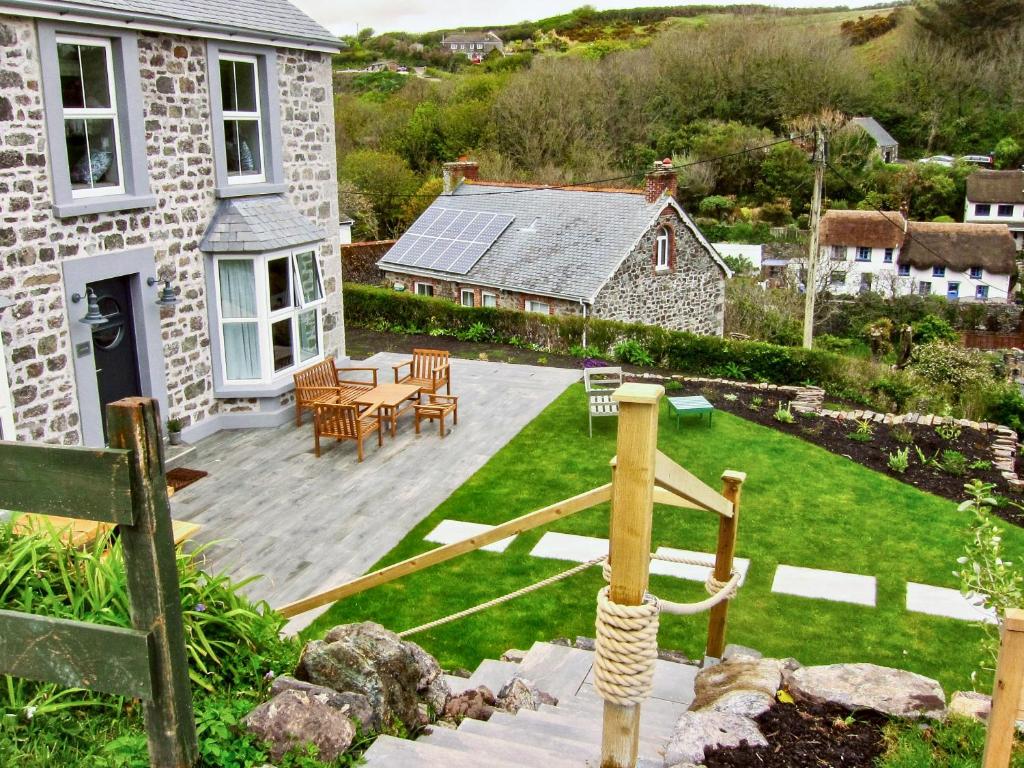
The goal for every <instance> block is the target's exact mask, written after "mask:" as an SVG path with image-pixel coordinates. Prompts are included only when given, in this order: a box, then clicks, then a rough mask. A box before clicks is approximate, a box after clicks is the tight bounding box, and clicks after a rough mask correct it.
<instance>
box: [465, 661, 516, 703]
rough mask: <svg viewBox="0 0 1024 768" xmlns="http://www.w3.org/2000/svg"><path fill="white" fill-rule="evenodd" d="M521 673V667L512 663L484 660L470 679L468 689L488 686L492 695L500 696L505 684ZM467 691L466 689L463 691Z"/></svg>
mask: <svg viewBox="0 0 1024 768" xmlns="http://www.w3.org/2000/svg"><path fill="white" fill-rule="evenodd" d="M518 671H519V665H518V664H515V663H513V662H511V661H496V660H495V659H484V660H483V661H481V662H480V666H478V667H477V668H476V670H475V671H474V672H473V674H472V675H471V676H470V678H469V685H467V686H466V688H476V687H478V686H481V685H486V686H487V687H488V688H490V689H491V693H493V694H494V695H495V696H497V695H498V691H500V690H501V689H502V688H503V687H504V685H505V683H507V682H508V681H509V680H511V679H512V677H513V675H515V674H516V673H517V672H518ZM463 690H465V688H464V689H463Z"/></svg>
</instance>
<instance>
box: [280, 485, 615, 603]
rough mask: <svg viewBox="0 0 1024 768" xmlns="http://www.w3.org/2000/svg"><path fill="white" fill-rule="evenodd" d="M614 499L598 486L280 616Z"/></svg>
mask: <svg viewBox="0 0 1024 768" xmlns="http://www.w3.org/2000/svg"><path fill="white" fill-rule="evenodd" d="M611 497H612V485H611V483H607V484H605V485H601V486H598V487H597V488H593V489H591V490H589V491H585V492H584V493H581V494H578V495H576V496H572V497H570V498H568V499H563V500H562V501H559V502H556V503H554V504H550V505H548V506H546V507H543V508H542V509H538V510H536V511H534V512H530V513H528V514H525V515H522V516H521V517H517V518H515V519H514V520H509V521H508V522H507V523H502V524H501V525H498V526H495V527H494V528H492V529H491V530H489V531H486V532H484V533H480V534H478V535H476V536H470V537H469V538H468V539H462V540H461V541H456V542H454V543H452V544H445V545H444V546H443V547H437V548H436V549H431V550H430V551H428V552H424V553H423V554H420V555H414V556H413V557H410V558H409V559H408V560H403V561H402V562H400V563H395V564H394V565H389V566H387V567H386V568H381V569H380V570H378V571H373V572H372V573H368V574H366V575H365V576H360V577H359V578H358V579H353V580H352V581H349V582H347V583H345V584H341V585H339V586H337V587H332V588H330V589H327V590H324V591H323V592H320V593H318V594H315V595H310V596H309V597H304V598H303V599H301V600H296V601H295V602H293V603H288V604H287V605H283V606H281V607H280V608H278V613H280V614H281V615H282V616H285V617H287V618H290V617H292V616H298V615H299V614H302V613H305V612H306V611H311V610H313V609H314V608H319V607H320V606H322V605H327V604H328V603H333V602H335V601H337V600H341V599H342V598H345V597H351V596H352V595H356V594H359V593H360V592H365V591H366V590H368V589H372V588H373V587H377V586H380V585H381V584H386V583H387V582H389V581H394V580H395V579H397V578H400V577H402V576H408V575H410V574H413V573H416V572H417V571H422V570H424V569H425V568H430V567H431V566H434V565H438V564H439V563H443V562H446V561H448V560H451V559H453V558H455V557H458V556H459V555H464V554H466V553H467V552H473V551H474V550H477V549H480V548H481V547H485V546H487V545H488V544H493V543H494V542H496V541H501V540H502V539H505V538H508V537H509V536H516V535H518V534H520V533H525V532H526V531H529V530H532V529H534V528H538V527H540V526H542V525H547V524H548V523H551V522H554V521H555V520H560V519H562V518H565V517H569V516H570V515H574V514H576V513H577V512H582V511H583V510H585V509H590V508H591V507H596V506H597V505H598V504H601V503H603V502H606V501H609V500H610V499H611Z"/></svg>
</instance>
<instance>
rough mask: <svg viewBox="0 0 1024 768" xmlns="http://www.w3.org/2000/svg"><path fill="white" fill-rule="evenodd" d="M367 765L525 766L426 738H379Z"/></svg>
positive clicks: (436, 767)
mask: <svg viewBox="0 0 1024 768" xmlns="http://www.w3.org/2000/svg"><path fill="white" fill-rule="evenodd" d="M363 759H364V762H363V763H362V765H363V766H366V767H367V768H399V767H400V766H407V765H408V766H416V767H417V768H480V766H481V765H486V766H488V768H522V763H517V762H508V761H505V760H501V759H498V758H496V757H495V756H494V755H493V754H490V753H487V754H486V757H485V756H484V755H483V754H481V753H473V754H471V753H468V752H461V751H459V750H457V749H448V748H447V747H441V746H437V745H434V744H427V743H426V742H424V741H423V740H422V739H420V740H418V741H411V740H409V739H396V738H395V737H394V736H378V737H377V740H376V741H375V742H373V745H372V746H371V747H370V748H369V749H368V750H366V754H365V755H364V756H363Z"/></svg>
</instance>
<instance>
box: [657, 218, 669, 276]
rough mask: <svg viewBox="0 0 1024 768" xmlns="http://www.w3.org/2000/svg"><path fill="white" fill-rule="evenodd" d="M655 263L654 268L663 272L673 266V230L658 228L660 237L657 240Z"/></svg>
mask: <svg viewBox="0 0 1024 768" xmlns="http://www.w3.org/2000/svg"><path fill="white" fill-rule="evenodd" d="M654 248H655V261H654V268H655V269H656V270H658V271H659V272H663V271H665V270H667V269H669V267H670V266H671V264H670V262H671V253H672V251H671V248H672V230H670V229H669V228H668V227H658V236H657V238H656V239H655V245H654Z"/></svg>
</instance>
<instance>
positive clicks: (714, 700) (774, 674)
mask: <svg viewBox="0 0 1024 768" xmlns="http://www.w3.org/2000/svg"><path fill="white" fill-rule="evenodd" d="M780 685H782V662H781V661H779V660H778V659H754V658H750V657H744V656H740V657H733V658H731V659H729V660H727V661H723V662H722V663H721V664H716V665H715V666H713V667H708V668H706V669H703V670H701V671H700V672H699V673H698V674H697V678H696V680H695V681H694V694H695V695H694V700H693V703H692V704H691V705H690V709H691V710H692V711H705V710H714V711H716V712H728V713H731V714H734V715H743V716H745V717H757V716H758V715H760V714H761V713H762V712H766V711H767V710H768V709H770V708H771V706H772V705H773V704H774V703H775V695H776V694H777V693H778V690H779V686H780Z"/></svg>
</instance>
